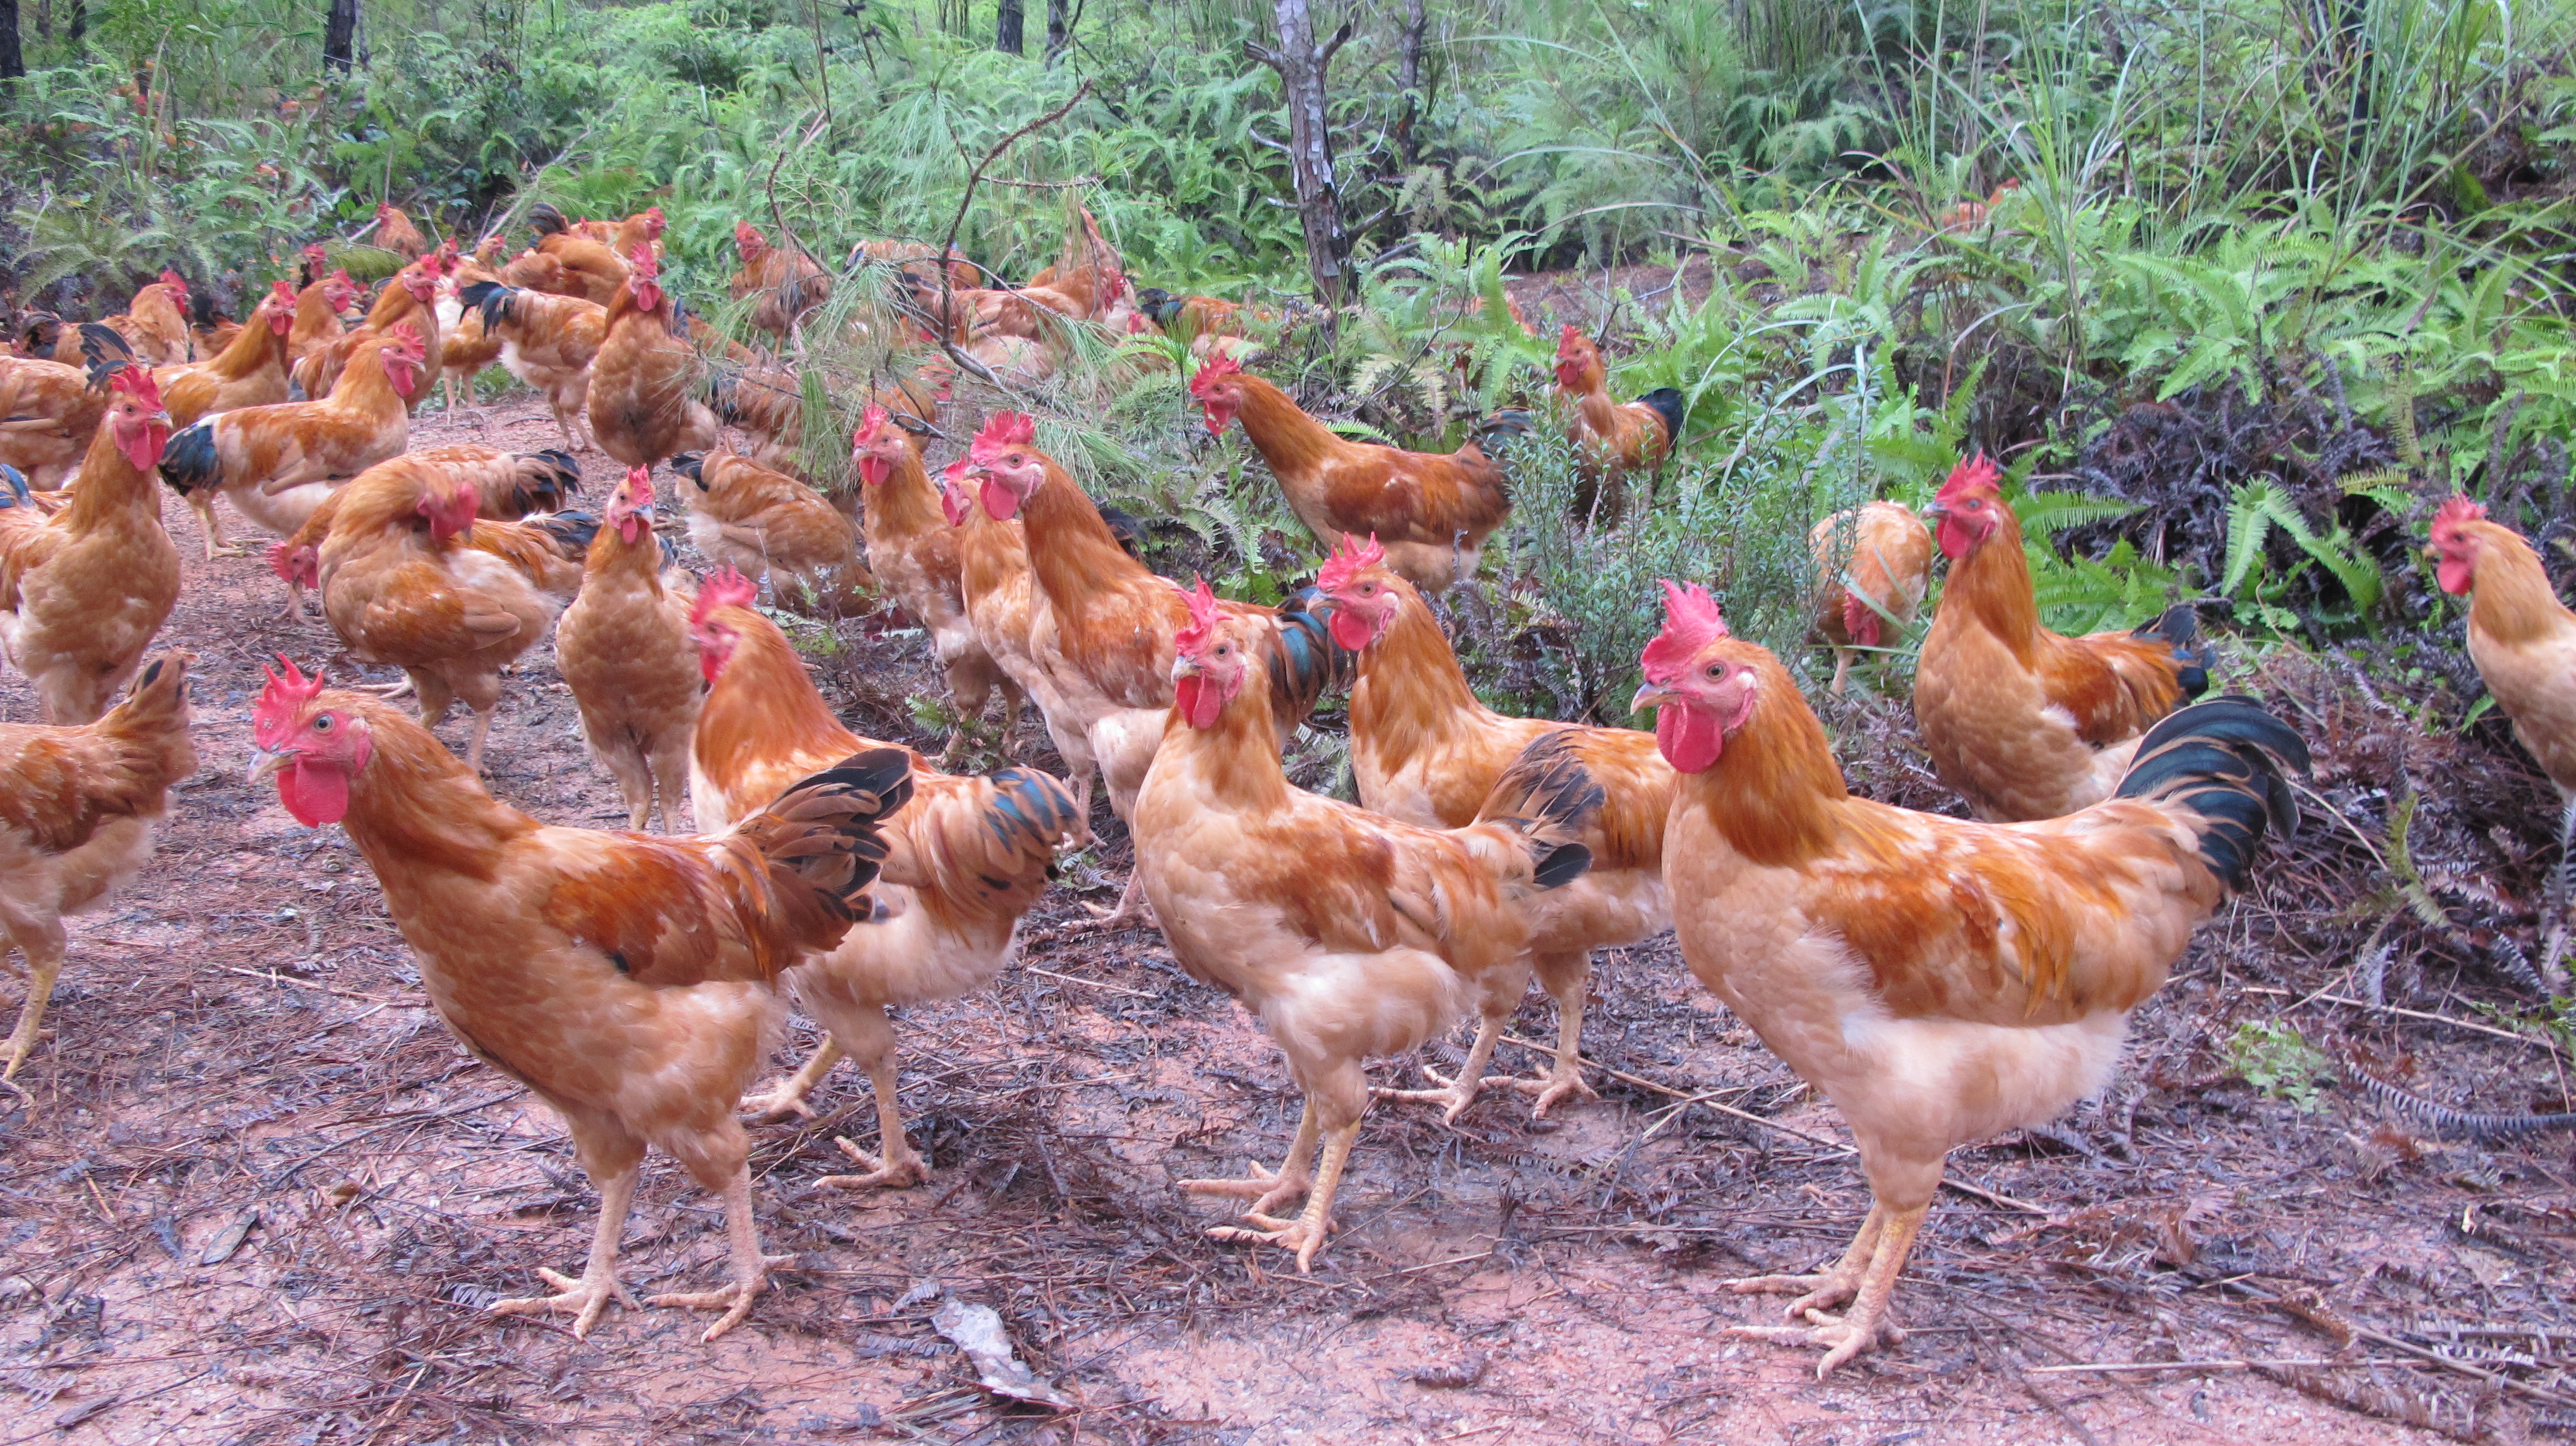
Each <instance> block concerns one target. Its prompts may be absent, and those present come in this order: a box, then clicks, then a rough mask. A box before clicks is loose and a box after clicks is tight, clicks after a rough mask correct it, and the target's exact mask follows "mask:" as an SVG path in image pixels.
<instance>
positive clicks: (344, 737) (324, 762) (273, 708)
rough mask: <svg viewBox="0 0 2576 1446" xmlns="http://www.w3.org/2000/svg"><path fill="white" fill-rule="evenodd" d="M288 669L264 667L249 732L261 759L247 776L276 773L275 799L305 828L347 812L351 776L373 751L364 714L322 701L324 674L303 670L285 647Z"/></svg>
mask: <svg viewBox="0 0 2576 1446" xmlns="http://www.w3.org/2000/svg"><path fill="white" fill-rule="evenodd" d="M277 661H278V662H279V663H281V664H283V665H284V666H285V668H286V671H285V672H284V673H283V674H281V673H279V672H277V671H276V670H275V669H266V670H265V671H267V673H268V687H267V689H266V690H265V691H263V692H262V693H261V694H260V697H259V706H258V707H257V708H256V709H254V710H253V711H252V713H251V737H252V739H253V741H254V742H256V743H257V744H258V746H259V752H260V762H259V766H258V768H257V769H255V770H253V772H252V774H251V780H252V781H253V782H254V783H256V782H259V781H261V780H263V779H266V778H268V777H270V776H272V775H274V776H275V777H276V779H277V798H278V802H280V803H283V804H285V805H286V811H287V812H288V813H291V814H293V815H295V821H296V822H298V823H301V824H303V825H305V826H306V827H308V828H319V827H321V826H322V825H324V824H326V823H337V822H339V821H340V820H341V819H343V818H345V817H347V816H348V812H349V780H350V779H352V778H354V777H356V776H357V774H358V772H359V770H361V769H363V768H365V767H366V766H367V760H368V759H369V758H371V757H373V756H374V755H375V743H374V741H373V740H372V739H370V738H369V737H368V736H367V723H366V720H365V719H363V718H360V717H358V716H356V715H355V714H353V713H350V712H347V711H345V710H343V709H339V708H330V707H324V706H322V705H321V693H322V674H321V673H320V672H318V671H317V672H315V673H314V675H313V676H312V677H310V678H307V677H305V676H304V673H303V671H302V670H301V669H299V668H297V667H296V666H295V661H294V659H292V658H289V657H287V656H286V655H285V654H284V653H280V654H278V655H277Z"/></svg>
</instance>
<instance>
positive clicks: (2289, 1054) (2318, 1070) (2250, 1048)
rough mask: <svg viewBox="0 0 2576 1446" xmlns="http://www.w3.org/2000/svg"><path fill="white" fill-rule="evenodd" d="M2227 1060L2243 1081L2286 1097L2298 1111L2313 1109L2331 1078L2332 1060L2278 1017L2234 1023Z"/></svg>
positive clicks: (2280, 1097) (2310, 1111)
mask: <svg viewBox="0 0 2576 1446" xmlns="http://www.w3.org/2000/svg"><path fill="white" fill-rule="evenodd" d="M2227 1063H2228V1067H2229V1068H2231V1069H2233V1070H2235V1071H2236V1073H2237V1076H2238V1077H2239V1078H2241V1079H2243V1080H2244V1081H2245V1082H2246V1083H2247V1084H2250V1085H2252V1086H2253V1087H2254V1088H2256V1089H2258V1090H2261V1091H2262V1092H2263V1093H2264V1094H2265V1095H2266V1096H2268V1097H2270V1098H2272V1099H2276V1100H2284V1101H2287V1102H2288V1103H2289V1104H2290V1105H2292V1106H2293V1107H2295V1108H2296V1109H2297V1110H2298V1111H2299V1112H2300V1113H2301V1114H2315V1113H2316V1111H2317V1105H2318V1104H2319V1103H2320V1102H2321V1101H2322V1100H2323V1099H2324V1096H2325V1087H2326V1085H2327V1084H2328V1083H2329V1082H2331V1081H2332V1080H2333V1079H2334V1078H2335V1069H2334V1061H2332V1060H2330V1059H2328V1058H2326V1057H2325V1054H2324V1052H2323V1051H2321V1050H2319V1049H2318V1048H2317V1047H2316V1046H2315V1045H2312V1044H2310V1043H2308V1041H2307V1037H2306V1036H2305V1035H2302V1034H2300V1033H2299V1031H2298V1030H2297V1029H2295V1028H2293V1027H2292V1026H2290V1025H2287V1024H2283V1023H2282V1022H2280V1021H2279V1020H2265V1021H2263V1022H2260V1023H2257V1022H2255V1021H2253V1020H2250V1019H2249V1020H2246V1021H2244V1022H2242V1023H2240V1024H2238V1025H2237V1026H2236V1033H2235V1034H2234V1035H2233V1036H2231V1037H2230V1038H2229V1039H2228V1041H2227Z"/></svg>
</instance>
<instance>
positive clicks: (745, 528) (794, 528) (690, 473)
mask: <svg viewBox="0 0 2576 1446" xmlns="http://www.w3.org/2000/svg"><path fill="white" fill-rule="evenodd" d="M671 470H672V471H674V472H677V473H679V474H680V475H681V476H682V477H684V478H687V479H688V480H687V482H686V484H684V485H682V486H680V487H679V488H677V489H676V490H677V491H678V492H679V494H680V503H681V505H682V506H683V507H685V508H686V509H687V510H688V514H689V541H690V542H691V543H692V544H693V545H695V546H696V548H697V549H698V551H700V552H702V553H704V554H706V556H707V557H708V559H709V560H711V561H713V562H717V563H720V564H723V565H726V566H730V567H734V568H738V569H740V570H741V571H742V572H744V573H746V574H748V575H750V576H751V577H752V578H754V579H760V578H764V577H765V578H768V579H769V581H770V585H771V586H772V587H773V588H775V589H776V590H777V592H778V595H779V596H780V598H781V599H782V600H784V599H787V598H789V597H791V596H793V597H795V598H796V600H797V601H798V602H800V603H802V604H804V605H805V606H808V607H810V608H812V609H813V610H814V611H817V612H820V613H822V614H824V615H826V616H838V615H840V614H844V613H847V612H850V611H852V610H853V609H855V608H857V607H860V606H862V605H864V602H865V600H866V598H867V595H868V594H869V593H870V592H871V591H873V590H874V588H875V587H876V579H874V578H872V577H870V576H869V575H868V569H867V564H865V563H863V562H861V561H860V560H859V529H858V528H857V527H856V526H855V525H853V524H852V523H851V521H850V519H849V518H848V517H846V516H844V515H842V513H841V509H839V508H837V507H834V506H833V505H832V504H831V503H829V502H827V501H825V500H824V499H823V494H822V493H820V492H817V491H815V490H814V489H813V488H811V487H808V486H806V485H805V484H804V483H802V482H799V481H797V480H796V479H795V478H793V477H790V476H788V475H787V474H786V473H784V472H773V471H771V470H770V469H768V468H767V467H763V466H761V465H760V464H759V463H757V462H754V461H752V460H750V459H749V458H746V457H737V456H735V455H734V454H733V453H732V452H730V451H723V450H719V451H715V452H710V453H708V454H707V455H706V456H704V457H695V456H679V457H674V458H672V459H671ZM791 583H793V584H796V585H797V586H795V587H791V586H790V584H791Z"/></svg>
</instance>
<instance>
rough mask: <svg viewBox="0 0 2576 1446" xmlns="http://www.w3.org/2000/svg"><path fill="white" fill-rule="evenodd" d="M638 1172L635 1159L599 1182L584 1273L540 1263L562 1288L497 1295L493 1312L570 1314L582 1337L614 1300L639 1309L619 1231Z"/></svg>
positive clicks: (551, 1282)
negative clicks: (623, 1270)
mask: <svg viewBox="0 0 2576 1446" xmlns="http://www.w3.org/2000/svg"><path fill="white" fill-rule="evenodd" d="M635 1173H636V1170H635V1166H634V1165H632V1164H630V1165H628V1166H627V1167H626V1168H625V1169H624V1170H622V1171H619V1172H618V1173H616V1174H613V1175H611V1176H609V1177H608V1178H607V1179H604V1180H602V1181H600V1182H599V1228H598V1230H597V1232H596V1233H594V1234H593V1235H592V1236H591V1237H590V1262H589V1263H588V1264H587V1265H584V1266H583V1267H582V1271H581V1279H579V1280H574V1279H573V1278H571V1277H570V1276H566V1275H558V1274H557V1273H555V1272H554V1271H551V1270H547V1269H545V1268H544V1267H542V1266H540V1267H538V1269H537V1274H538V1275H539V1276H540V1277H541V1278H543V1279H544V1281H545V1283H546V1284H548V1285H551V1286H553V1287H554V1288H555V1289H556V1290H558V1291H561V1292H562V1294H560V1295H532V1296H523V1297H520V1298H519V1299H516V1300H496V1301H494V1302H492V1306H491V1310H492V1313H493V1314H494V1315H568V1316H571V1317H572V1318H573V1322H572V1333H573V1338H574V1339H575V1340H579V1339H582V1338H583V1337H586V1336H588V1335H589V1334H590V1328H591V1326H592V1324H593V1323H595V1322H597V1321H598V1319H599V1316H600V1313H601V1312H602V1311H605V1310H607V1309H608V1302H609V1301H610V1300H612V1299H614V1300H616V1301H617V1302H619V1303H620V1304H622V1305H624V1306H625V1307H626V1308H627V1309H629V1310H633V1309H635V1308H636V1306H635V1297H634V1296H633V1295H631V1294H629V1293H628V1292H627V1289H626V1287H625V1286H624V1285H623V1284H621V1283H619V1281H618V1279H617V1237H618V1236H619V1235H622V1234H624V1233H625V1230H626V1212H627V1209H628V1207H629V1206H631V1205H633V1204H634V1203H635Z"/></svg>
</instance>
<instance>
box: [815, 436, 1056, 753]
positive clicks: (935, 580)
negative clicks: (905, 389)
mask: <svg viewBox="0 0 2576 1446" xmlns="http://www.w3.org/2000/svg"><path fill="white" fill-rule="evenodd" d="M850 446H851V451H850V462H851V465H852V468H853V469H854V470H855V471H856V472H857V473H858V474H859V484H860V485H859V492H860V497H861V499H862V502H861V514H860V533H861V536H862V537H863V538H864V540H865V541H866V543H867V551H868V571H869V572H871V573H873V574H875V576H876V579H877V582H878V583H879V585H881V586H882V587H884V588H885V590H886V592H887V593H888V594H890V595H891V596H892V597H893V598H894V600H895V601H896V602H897V603H898V604H900V605H901V606H902V608H903V610H904V611H905V612H907V613H910V614H911V615H912V617H913V620H914V621H916V622H918V623H920V624H921V626H922V629H923V630H924V631H926V632H928V633H929V634H930V645H931V648H932V649H933V651H935V652H936V653H937V654H938V657H939V665H940V668H941V669H942V671H943V672H944V673H945V674H946V676H947V679H948V696H949V698H950V700H951V701H952V702H953V703H954V704H955V705H956V708H957V712H958V716H959V717H960V718H961V719H980V718H982V717H983V716H984V705H985V703H986V702H987V701H989V700H990V699H991V697H992V695H993V690H994V689H995V688H996V687H998V688H1000V689H1001V690H1002V732H1003V735H1004V737H1006V738H1007V737H1008V736H1009V734H1010V731H1011V727H1012V725H1013V724H1014V723H1015V722H1017V721H1018V719H1019V716H1020V703H1021V700H1022V696H1023V695H1022V692H1021V689H1020V686H1019V684H1017V683H1015V682H1013V681H1012V680H1011V678H1010V676H1009V675H1008V674H1006V673H1005V672H1003V670H1002V666H1001V664H1000V663H999V662H997V661H996V660H995V659H994V657H993V655H992V654H991V653H989V652H987V651H986V650H985V648H984V645H983V644H982V643H981V642H979V641H977V639H976V636H975V625H974V622H973V620H972V619H971V618H970V617H969V616H968V615H967V611H966V593H965V586H964V584H963V583H962V582H961V581H960V569H961V566H962V564H961V563H960V561H959V554H958V530H957V529H956V528H954V527H952V526H950V525H949V522H948V519H947V518H946V517H945V516H944V515H942V513H941V510H940V504H939V493H938V490H937V489H936V488H934V487H932V486H931V482H930V473H929V471H928V469H926V468H925V467H924V466H923V465H922V461H921V444H920V442H919V440H918V439H916V438H915V437H914V436H913V435H912V434H911V433H910V432H908V431H906V430H904V429H903V428H902V427H901V426H898V425H897V424H896V423H895V421H894V419H893V418H892V416H891V415H890V414H888V412H887V411H886V409H885V408H884V407H882V406H877V405H871V406H870V407H869V408H868V410H867V412H866V414H865V415H864V416H863V417H861V419H860V422H859V429H858V431H857V432H856V433H855V434H854V435H853V436H852V438H851V444H850ZM965 742H966V734H965V730H964V729H962V728H961V729H959V730H958V732H957V733H956V734H955V736H954V737H952V738H951V739H950V740H949V751H948V756H947V757H946V758H943V759H942V760H941V761H942V762H949V761H953V760H954V758H955V757H956V754H957V752H958V750H960V749H961V748H962V747H963V746H964V744H965Z"/></svg>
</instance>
